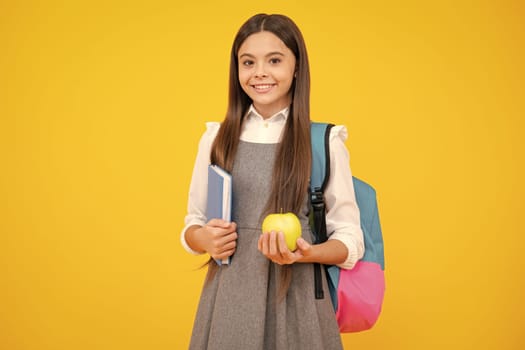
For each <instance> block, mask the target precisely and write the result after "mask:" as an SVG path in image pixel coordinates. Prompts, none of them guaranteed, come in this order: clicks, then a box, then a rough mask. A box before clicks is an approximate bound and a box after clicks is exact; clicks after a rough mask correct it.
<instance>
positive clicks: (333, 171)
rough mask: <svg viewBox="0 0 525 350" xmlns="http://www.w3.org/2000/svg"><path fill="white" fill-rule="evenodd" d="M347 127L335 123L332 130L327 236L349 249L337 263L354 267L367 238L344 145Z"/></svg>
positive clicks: (326, 192) (340, 265) (344, 267)
mask: <svg viewBox="0 0 525 350" xmlns="http://www.w3.org/2000/svg"><path fill="white" fill-rule="evenodd" d="M346 138H347V130H346V128H345V127H344V126H342V125H338V126H334V127H333V128H332V130H331V133H330V178H329V180H328V183H327V186H326V190H325V201H326V209H327V213H326V230H327V232H328V239H337V240H339V241H341V242H342V243H343V244H344V245H345V246H346V247H347V249H348V256H347V258H346V260H345V261H344V262H343V263H342V264H339V265H338V266H339V267H341V268H343V269H351V268H353V267H354V265H355V264H356V262H357V261H358V260H359V259H361V258H362V257H363V254H364V240H363V231H362V230H361V223H360V218H359V207H358V206H357V202H356V199H355V191H354V185H353V182H352V171H351V169H350V156H349V153H348V150H347V148H346V146H345V140H346Z"/></svg>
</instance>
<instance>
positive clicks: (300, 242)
mask: <svg viewBox="0 0 525 350" xmlns="http://www.w3.org/2000/svg"><path fill="white" fill-rule="evenodd" d="M297 247H298V248H299V249H300V250H301V251H303V252H304V251H308V250H309V249H310V248H311V247H312V245H311V244H310V243H308V242H307V241H305V240H304V238H302V237H301V238H298V239H297Z"/></svg>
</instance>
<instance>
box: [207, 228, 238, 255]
mask: <svg viewBox="0 0 525 350" xmlns="http://www.w3.org/2000/svg"><path fill="white" fill-rule="evenodd" d="M203 229H204V232H205V234H206V236H207V238H206V251H207V252H208V254H210V256H211V257H213V258H215V259H223V258H226V257H228V256H231V255H232V254H233V253H234V252H235V249H236V247H237V238H238V235H237V232H236V229H237V225H236V224H235V223H234V222H227V221H224V220H220V219H212V220H210V221H209V222H208V223H207V224H206V225H205V226H204V227H203Z"/></svg>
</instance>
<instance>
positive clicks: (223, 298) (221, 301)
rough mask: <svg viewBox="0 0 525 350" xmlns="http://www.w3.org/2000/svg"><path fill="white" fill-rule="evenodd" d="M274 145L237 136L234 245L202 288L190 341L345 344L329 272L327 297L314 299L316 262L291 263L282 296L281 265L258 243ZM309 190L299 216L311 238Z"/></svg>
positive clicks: (257, 345)
mask: <svg viewBox="0 0 525 350" xmlns="http://www.w3.org/2000/svg"><path fill="white" fill-rule="evenodd" d="M276 146H277V144H260V143H249V142H243V141H241V142H240V143H239V148H238V151H237V156H236V158H235V163H234V168H233V171H232V175H233V221H235V222H236V223H237V233H238V239H237V249H236V251H235V253H234V255H233V256H232V260H231V264H230V265H229V266H221V267H219V268H218V271H217V273H216V275H215V276H214V277H213V280H211V281H210V282H209V283H207V284H205V286H204V289H203V290H202V294H201V299H200V302H199V307H198V310H197V315H196V318H195V323H194V326H193V333H192V337H191V343H190V349H194V350H197V349H198V350H204V349H206V350H294V349H301V350H309V349H314V350H323V349H324V350H332V349H334V350H335V349H342V344H341V337H340V335H339V329H338V326H337V322H336V320H335V314H334V310H333V307H332V303H331V301H330V296H329V293H328V287H327V284H326V279H325V276H324V273H323V284H324V291H325V298H324V299H321V300H316V299H315V295H314V270H313V264H306V263H304V264H303V263H296V264H293V265H292V281H291V284H290V287H289V289H288V293H287V295H286V297H285V298H284V299H283V300H279V301H278V300H277V293H278V289H279V283H280V275H281V266H279V265H276V264H274V263H272V262H271V261H270V260H268V259H267V258H266V257H265V256H264V255H263V254H262V253H261V252H259V250H258V249H257V241H258V239H259V235H260V234H261V217H260V216H261V213H262V211H263V208H264V207H265V204H266V201H267V199H268V194H269V188H270V183H271V179H272V168H273V160H274V156H275V151H276ZM306 197H307V196H306V195H305V206H304V210H303V212H302V213H301V215H300V217H299V219H300V221H301V224H302V232H303V238H304V239H305V240H307V241H309V242H311V241H312V235H311V231H310V228H309V226H308V219H307V210H308V209H307V206H306V203H307V202H306Z"/></svg>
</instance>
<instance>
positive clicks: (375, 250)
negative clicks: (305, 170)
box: [310, 122, 385, 333]
mask: <svg viewBox="0 0 525 350" xmlns="http://www.w3.org/2000/svg"><path fill="white" fill-rule="evenodd" d="M332 127H333V125H332V124H325V123H314V122H312V123H311V143H312V173H311V178H310V205H311V213H310V214H311V216H310V224H311V227H312V232H313V233H314V236H315V238H316V243H323V242H325V241H326V240H327V239H328V237H327V232H326V217H325V215H326V210H325V203H324V194H323V192H324V190H325V187H326V184H327V183H328V178H329V176H330V149H329V137H330V130H331V128H332ZM352 180H353V184H354V190H355V196H356V201H357V205H358V207H359V211H360V219H361V229H362V231H363V235H364V243H365V253H364V256H363V258H362V259H361V260H359V261H358V262H357V263H356V265H355V266H354V268H352V269H351V270H345V269H341V268H339V267H337V266H335V265H332V266H325V268H326V275H327V279H328V287H329V291H330V297H331V299H332V304H333V306H334V309H335V313H336V319H337V322H338V324H339V330H340V332H341V333H347V332H359V331H363V330H367V329H370V328H371V327H372V326H373V325H374V324H375V323H376V321H377V319H378V317H379V314H380V313H381V306H382V304H383V298H384V293H385V276H384V269H385V258H384V248H383V236H382V233H381V225H380V223H379V214H378V209H377V201H376V194H375V190H374V189H373V188H372V187H371V186H370V185H368V184H367V183H365V182H363V181H361V180H359V179H357V178H355V177H352ZM314 273H315V294H316V299H322V298H323V297H324V292H323V287H322V282H321V281H322V280H321V267H320V265H319V264H315V265H314Z"/></svg>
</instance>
